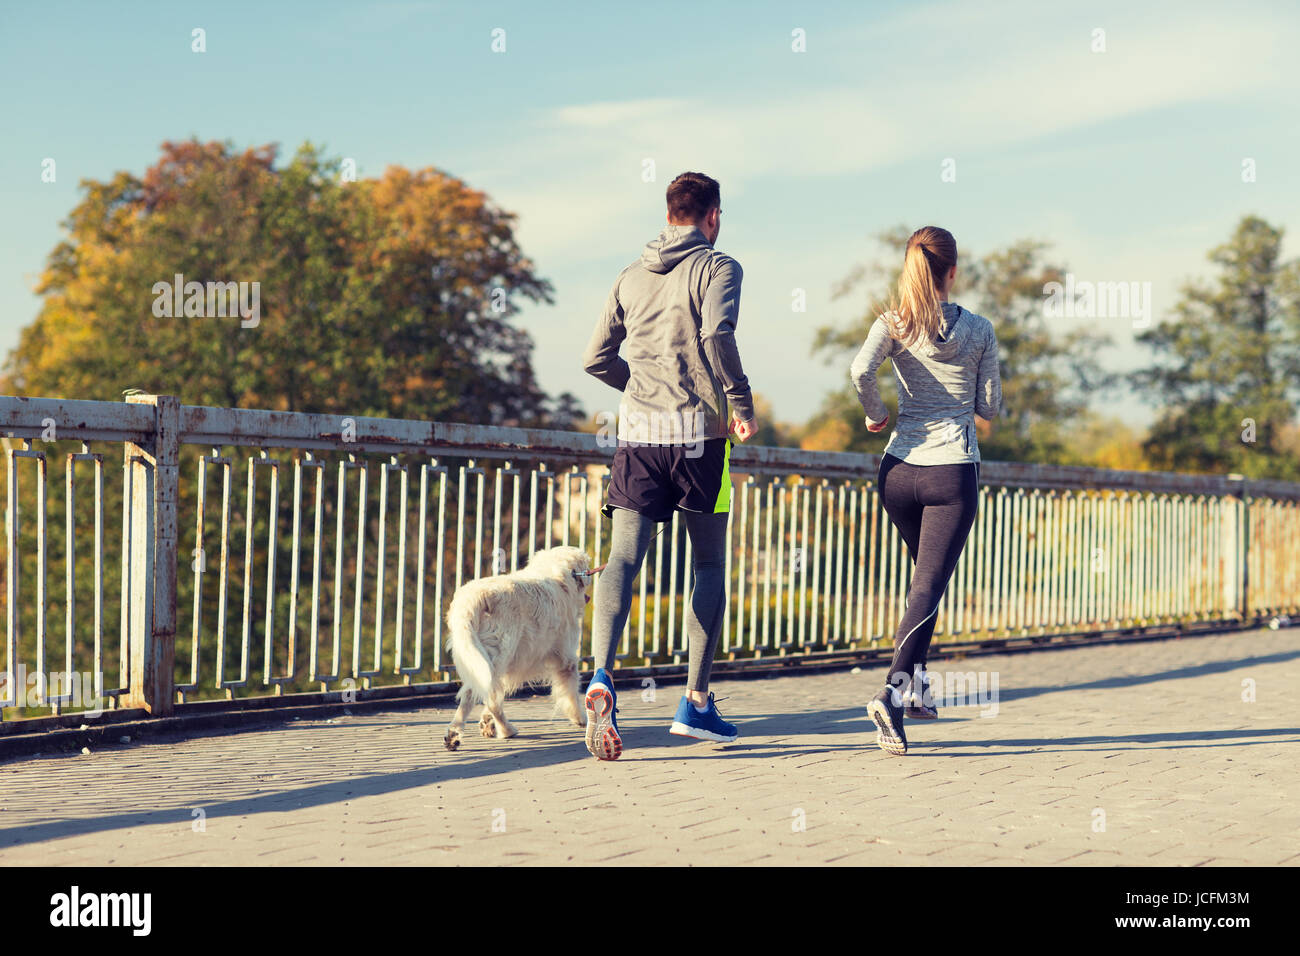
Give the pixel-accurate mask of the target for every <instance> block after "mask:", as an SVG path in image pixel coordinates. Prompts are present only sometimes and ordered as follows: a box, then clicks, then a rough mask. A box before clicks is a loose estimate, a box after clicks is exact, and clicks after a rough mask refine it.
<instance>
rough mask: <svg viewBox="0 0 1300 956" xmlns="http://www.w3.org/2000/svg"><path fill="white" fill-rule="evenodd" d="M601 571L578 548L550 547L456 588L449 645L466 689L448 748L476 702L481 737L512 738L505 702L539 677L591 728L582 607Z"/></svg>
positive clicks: (559, 701) (563, 705) (574, 717)
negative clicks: (584, 689)
mask: <svg viewBox="0 0 1300 956" xmlns="http://www.w3.org/2000/svg"><path fill="white" fill-rule="evenodd" d="M599 570H601V569H600V568H596V569H595V570H593V569H592V568H591V560H590V559H589V558H588V557H587V553H586V552H585V551H583V550H582V549H580V548H569V547H561V548H548V549H547V550H545V551H538V552H537V553H536V554H534V555H533V557H532V559H531V560H530V561H529V562H528V566H527V567H526V568H524V569H523V570H521V571H516V572H515V573H513V574H499V575H494V576H492V577H487V578H479V579H478V580H476V581H470V582H469V583H467V584H464V585H462V586H461V587H460V589H459V590H457V591H456V594H455V595H454V596H453V597H452V599H451V607H450V608H449V609H448V611H447V629H448V631H449V633H448V636H447V647H448V649H449V650H450V651H451V653H452V657H453V659H454V660H455V662H456V672H457V674H458V675H459V677H460V680H461V688H460V693H459V694H458V695H457V701H458V706H457V708H456V715H455V716H454V717H453V718H452V720H451V726H449V727H448V728H447V736H446V737H444V738H443V742H444V743H445V744H446V745H447V749H448V750H455V749H456V748H457V747H459V746H460V732H461V728H462V727H464V725H465V718H466V717H468V716H469V711H470V708H471V707H473V706H474V702H475V701H476V700H478V701H482V702H483V716H482V717H481V718H480V719H479V730H480V731H482V733H483V736H484V737H513V736H514V735H515V734H516V733H517V732H518V731H516V730H515V728H514V727H513V726H512V725H511V723H510V721H508V720H506V717H505V714H504V713H503V712H502V710H501V706H502V704H503V703H504V702H505V699H506V697H507V696H508V695H509V694H511V693H512V692H513V691H515V690H516V689H517V688H518V687H520V686H521V685H523V684H529V683H534V682H549V683H550V685H551V697H552V699H553V700H554V701H555V702H556V704H557V705H558V707H559V709H560V710H562V711H563V712H564V715H565V716H566V717H568V718H569V720H571V721H572V722H573V723H574V724H575V725H576V726H578V727H585V726H586V723H587V719H586V716H587V715H586V713H585V711H584V710H583V708H582V707H581V706H579V703H578V642H579V641H580V640H581V637H582V615H583V608H584V606H585V605H586V603H587V602H588V601H589V600H591V597H590V595H589V594H588V592H587V583H588V581H589V580H590V579H591V576H592V575H593V574H595V573H596V572H597V571H599Z"/></svg>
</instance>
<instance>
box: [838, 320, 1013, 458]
mask: <svg viewBox="0 0 1300 956" xmlns="http://www.w3.org/2000/svg"><path fill="white" fill-rule="evenodd" d="M887 358H890V359H893V363H894V378H895V380H896V381H897V383H898V421H897V422H896V423H895V425H894V431H893V433H892V434H891V435H890V436H889V444H888V445H886V446H885V453H886V454H889V455H893V456H894V457H895V458H901V459H902V460H903V461H906V462H910V463H911V464H914V465H947V464H960V463H963V462H968V461H979V460H980V449H979V443H978V442H977V441H976V438H975V416H976V415H978V416H979V417H980V418H985V419H991V418H994V417H996V416H997V414H998V412H999V411H1000V410H1001V408H1002V379H1001V376H1000V374H999V371H998V340H997V336H996V335H994V333H993V323H992V322H990V321H989V320H988V319H986V318H984V316H982V315H976V314H975V313H974V312H969V311H967V310H966V309H963V308H962V307H961V306H959V305H956V304H954V303H951V302H945V303H943V318H942V319H941V320H940V323H939V334H938V337H937V339H936V340H935V341H933V342H930V341H924V342H919V343H917V344H915V345H913V346H912V347H911V348H905V347H904V346H903V345H902V343H900V342H899V341H898V340H897V339H894V338H893V337H892V336H891V335H890V334H889V325H888V324H887V322H886V321H885V319H884V317H880V318H877V319H876V321H875V322H874V323H873V324H872V326H871V331H870V332H869V333H868V334H867V341H866V342H865V343H864V344H863V346H862V350H861V351H860V352H858V355H857V358H855V359H854V360H853V364H852V366H850V369H849V375H850V377H851V378H852V380H853V386H854V388H856V389H857V391H858V400H859V401H860V402H861V403H862V410H863V411H864V412H866V415H867V424H868V425H877V424H879V423H880V422H882V421H884V420H885V419H886V418H887V417H888V416H889V410H888V409H887V408H886V407H885V403H884V402H882V401H881V400H880V389H879V387H878V386H877V384H876V371H877V369H879V368H880V365H881V363H882V362H884V360H885V359H887Z"/></svg>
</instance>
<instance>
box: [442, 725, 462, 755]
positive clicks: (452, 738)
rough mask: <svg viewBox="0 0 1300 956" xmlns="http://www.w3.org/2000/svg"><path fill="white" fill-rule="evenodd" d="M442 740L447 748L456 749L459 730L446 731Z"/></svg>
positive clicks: (458, 740) (458, 745)
mask: <svg viewBox="0 0 1300 956" xmlns="http://www.w3.org/2000/svg"><path fill="white" fill-rule="evenodd" d="M442 742H443V743H444V744H446V746H447V749H448V750H456V749H457V748H458V747H460V731H459V730H449V731H447V736H446V737H443V738H442Z"/></svg>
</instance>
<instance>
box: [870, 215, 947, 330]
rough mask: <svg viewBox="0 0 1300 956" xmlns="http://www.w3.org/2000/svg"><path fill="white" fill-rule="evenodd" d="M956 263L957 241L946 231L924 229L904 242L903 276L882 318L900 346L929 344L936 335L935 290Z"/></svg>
mask: <svg viewBox="0 0 1300 956" xmlns="http://www.w3.org/2000/svg"><path fill="white" fill-rule="evenodd" d="M956 264H957V240H955V239H953V237H952V233H950V232H949V231H948V230H947V229H940V228H939V227H938V226H924V227H922V228H920V229H918V230H916V232H914V233H912V235H911V237H910V238H909V239H908V240H907V252H906V254H905V255H904V258H903V274H902V275H901V276H899V279H898V292H897V294H896V295H895V297H894V300H893V302H892V303H891V305H890V308H891V312H890V314H889V316H888V317H887V318H886V321H887V322H888V324H889V326H890V330H889V331H890V334H891V335H893V337H894V338H895V339H897V340H898V341H899V342H901V343H903V345H904V346H906V347H908V348H910V347H912V346H913V345H915V344H916V343H918V342H933V341H934V340H935V338H936V337H937V336H938V333H939V320H940V319H941V318H942V316H943V310H942V308H941V306H942V299H940V298H939V287H940V284H941V283H942V282H943V279H944V277H945V276H947V274H948V270H949V269H951V268H952V267H953V266H955V265H956Z"/></svg>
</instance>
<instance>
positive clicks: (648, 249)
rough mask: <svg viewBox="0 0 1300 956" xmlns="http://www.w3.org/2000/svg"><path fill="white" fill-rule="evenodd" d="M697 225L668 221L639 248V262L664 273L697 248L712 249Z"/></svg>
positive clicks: (649, 268) (652, 270)
mask: <svg viewBox="0 0 1300 956" xmlns="http://www.w3.org/2000/svg"><path fill="white" fill-rule="evenodd" d="M712 248H713V247H712V246H711V245H710V244H709V240H707V239H705V238H704V233H702V232H700V229H699V227H698V226H675V225H673V224H672V223H669V224H668V225H667V226H665V227H664V231H663V232H661V233H659V236H658V237H657V238H655V239H651V240H650V241H649V242H647V243H646V244H645V248H644V249H643V250H641V264H642V265H643V266H645V267H646V269H648V270H649V271H651V272H655V273H658V274H659V275H665V274H666V273H669V272H672V271H673V269H674V268H675V267H676V266H677V264H678V263H679V262H681V261H682V260H683V259H685V258H686V257H687V256H689V255H691V254H692V253H693V252H696V251H697V250H699V249H712Z"/></svg>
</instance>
